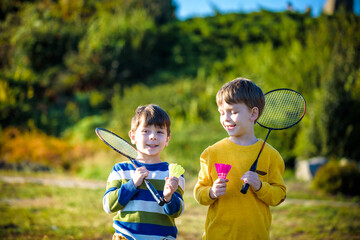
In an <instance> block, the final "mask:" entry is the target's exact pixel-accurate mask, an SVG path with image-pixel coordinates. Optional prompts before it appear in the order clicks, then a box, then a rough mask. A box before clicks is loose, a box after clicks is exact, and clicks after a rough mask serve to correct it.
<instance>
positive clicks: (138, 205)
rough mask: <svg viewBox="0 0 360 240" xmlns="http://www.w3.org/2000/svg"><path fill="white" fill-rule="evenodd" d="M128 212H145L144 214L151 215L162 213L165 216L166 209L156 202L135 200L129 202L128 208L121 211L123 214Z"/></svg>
mask: <svg viewBox="0 0 360 240" xmlns="http://www.w3.org/2000/svg"><path fill="white" fill-rule="evenodd" d="M126 211H136V212H139V211H143V212H151V213H160V214H165V211H164V208H163V207H162V206H159V205H158V204H157V203H156V202H154V201H143V200H134V201H130V202H128V204H126V206H125V207H124V208H123V209H122V210H121V212H126Z"/></svg>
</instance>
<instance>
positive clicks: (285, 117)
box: [257, 88, 306, 130]
mask: <svg viewBox="0 0 360 240" xmlns="http://www.w3.org/2000/svg"><path fill="white" fill-rule="evenodd" d="M305 112H306V101H305V98H304V97H303V96H302V95H301V94H300V93H298V92H297V91H295V90H292V89H288V88H279V89H274V90H272V91H270V92H267V93H266V94H265V108H264V111H263V113H262V115H261V116H260V118H259V119H258V120H257V123H258V124H259V125H260V126H261V127H264V128H267V129H271V130H283V129H287V128H290V127H292V126H294V125H296V124H297V123H299V122H300V121H301V119H302V118H303V117H304V115H305Z"/></svg>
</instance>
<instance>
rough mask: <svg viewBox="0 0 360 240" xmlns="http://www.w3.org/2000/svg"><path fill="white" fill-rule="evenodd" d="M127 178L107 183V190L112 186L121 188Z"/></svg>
mask: <svg viewBox="0 0 360 240" xmlns="http://www.w3.org/2000/svg"><path fill="white" fill-rule="evenodd" d="M127 182H128V180H127V179H120V180H114V181H111V182H107V183H106V190H107V189H109V188H112V187H115V188H120V187H121V186H122V185H123V184H125V183H127Z"/></svg>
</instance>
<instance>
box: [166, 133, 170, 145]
mask: <svg viewBox="0 0 360 240" xmlns="http://www.w3.org/2000/svg"><path fill="white" fill-rule="evenodd" d="M170 138H171V135H169V136H167V139H166V143H165V146H168V145H169V142H170Z"/></svg>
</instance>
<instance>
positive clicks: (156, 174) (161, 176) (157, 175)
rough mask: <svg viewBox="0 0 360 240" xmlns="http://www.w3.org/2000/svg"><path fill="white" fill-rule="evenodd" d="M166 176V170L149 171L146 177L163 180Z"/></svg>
mask: <svg viewBox="0 0 360 240" xmlns="http://www.w3.org/2000/svg"><path fill="white" fill-rule="evenodd" d="M168 176H169V172H168V171H151V172H150V174H149V176H148V177H147V179H157V180H165V178H166V177H168Z"/></svg>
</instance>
